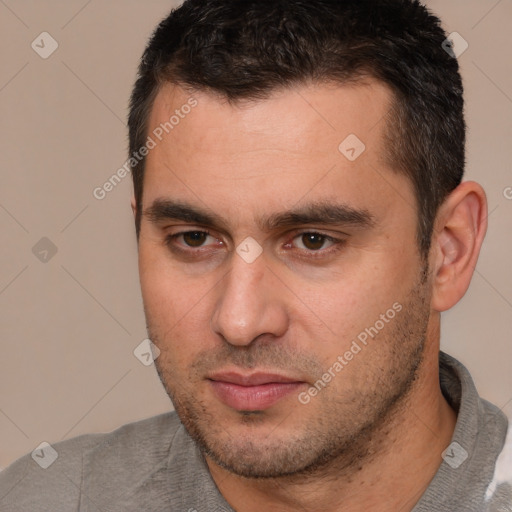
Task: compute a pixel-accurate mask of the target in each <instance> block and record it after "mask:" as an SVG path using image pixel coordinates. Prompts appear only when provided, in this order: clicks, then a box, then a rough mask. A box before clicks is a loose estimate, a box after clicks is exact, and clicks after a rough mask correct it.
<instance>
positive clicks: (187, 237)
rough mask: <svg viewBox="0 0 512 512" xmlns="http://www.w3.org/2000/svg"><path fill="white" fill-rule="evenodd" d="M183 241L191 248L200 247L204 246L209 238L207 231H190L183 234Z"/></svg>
mask: <svg viewBox="0 0 512 512" xmlns="http://www.w3.org/2000/svg"><path fill="white" fill-rule="evenodd" d="M182 236H183V241H184V242H185V244H187V245H188V246H190V247H200V246H201V245H203V244H204V242H205V241H206V239H207V237H208V233H206V232H205V231H188V232H187V233H183V234H182Z"/></svg>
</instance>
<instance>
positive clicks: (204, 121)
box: [149, 79, 392, 153]
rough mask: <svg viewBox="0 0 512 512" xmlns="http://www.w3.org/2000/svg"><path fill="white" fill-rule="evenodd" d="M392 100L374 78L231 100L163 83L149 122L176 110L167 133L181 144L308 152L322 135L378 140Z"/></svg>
mask: <svg viewBox="0 0 512 512" xmlns="http://www.w3.org/2000/svg"><path fill="white" fill-rule="evenodd" d="M191 98H194V100H195V101H197V106H196V107H194V108H193V109H191V112H190V114H193V115H189V114H184V112H185V111H187V112H188V111H189V110H190V109H189V108H188V106H187V105H188V104H189V103H190V101H191ZM391 100H392V93H391V91H390V90H389V88H388V87H387V86H386V85H384V84H383V83H381V82H379V81H377V80H373V79H366V80H364V81H358V82H355V83H349V84H338V83H336V84H335V83H321V84H320V83H312V84H307V85H306V84H302V85H297V86H295V87H292V88H283V89H279V90H275V91H273V92H272V93H270V94H269V96H268V97H266V98H265V99H257V100H244V99H241V100H236V102H233V103H230V102H228V100H227V99H226V98H224V97H222V96H221V95H218V94H214V93H209V92H207V91H195V92H188V91H187V90H185V89H184V88H182V87H180V86H177V85H174V84H165V85H163V86H162V88H161V89H160V91H159V93H158V94H157V96H156V99H155V101H154V104H153V108H152V111H151V115H150V122H149V127H150V130H151V129H155V128H157V127H158V126H161V125H165V124H166V123H169V120H170V119H171V118H172V117H173V115H174V119H173V122H172V124H173V126H172V129H171V130H169V133H164V137H165V136H168V137H167V138H172V139H173V140H174V141H175V142H176V143H179V147H180V148H191V149H203V150H204V149H205V148H206V149H208V150H209V151H214V150H215V149H216V148H218V149H219V151H222V152H223V153H225V152H226V150H227V149H229V147H228V145H229V144H231V145H233V144H235V143H236V142H237V141H240V140H243V142H244V147H243V149H269V148H271V147H273V148H274V149H277V150H282V151H288V152H295V151H301V150H302V151H303V152H304V153H306V152H308V153H310V152H312V151H313V152H314V151H315V149H317V150H321V149H323V148H320V147H318V141H319V140H324V141H325V142H326V143H330V142H331V141H335V142H336V141H341V140H343V138H344V136H347V135H349V134H358V135H359V137H360V139H365V141H364V142H365V143H366V142H367V143H368V144H374V143H375V142H377V141H378V136H379V135H380V134H381V131H382V130H384V128H385V119H384V117H385V115H386V113H387V111H388V110H389V108H390V106H391ZM177 116H179V120H178V119H176V117H177ZM187 117H188V118H189V119H188V122H187ZM177 121H178V122H177ZM190 122H193V123H195V128H196V134H195V135H196V136H195V137H192V138H190V137H189V136H188V135H189V133H186V134H185V133H184V132H185V131H186V125H188V124H189V123H190ZM174 123H176V124H174ZM178 124H179V125H181V129H178V128H179V127H178ZM197 128H200V130H197ZM248 135H249V136H250V137H247V136H248ZM177 149H178V148H177ZM232 149H233V150H234V149H235V148H232ZM239 149H242V148H239ZM335 149H336V148H335Z"/></svg>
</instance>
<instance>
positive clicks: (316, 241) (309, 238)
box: [302, 233, 324, 249]
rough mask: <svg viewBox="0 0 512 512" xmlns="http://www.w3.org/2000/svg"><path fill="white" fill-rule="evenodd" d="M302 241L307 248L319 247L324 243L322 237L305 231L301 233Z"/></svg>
mask: <svg viewBox="0 0 512 512" xmlns="http://www.w3.org/2000/svg"><path fill="white" fill-rule="evenodd" d="M302 243H303V244H304V245H305V246H306V247H307V248H308V249H321V248H322V245H323V244H324V237H323V236H322V235H317V234H315V233H305V234H304V235H302Z"/></svg>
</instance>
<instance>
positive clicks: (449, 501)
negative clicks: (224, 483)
mask: <svg viewBox="0 0 512 512" xmlns="http://www.w3.org/2000/svg"><path fill="white" fill-rule="evenodd" d="M440 380H441V387H442V390H443V393H444V395H445V397H446V398H447V400H448V401H449V402H450V404H451V405H452V407H453V408H454V409H455V410H456V411H457V412H458V414H457V425H456V428H455V432H454V434H453V438H452V443H451V444H450V445H449V446H448V447H447V449H446V451H445V452H444V455H443V462H442V463H441V465H440V467H439V469H438V471H437V473H436V475H435V476H434V478H433V480H432V481H431V483H430V485H429V487H428V488H427V490H426V491H425V493H424V494H423V495H422V496H421V498H420V499H419V501H418V503H417V504H416V506H415V508H414V511H413V512H438V511H439V512H459V511H460V512H512V439H511V435H510V432H509V435H508V437H507V426H508V421H507V418H506V416H505V415H504V414H503V413H502V412H501V411H500V410H499V409H498V408H497V407H495V406H494V405H492V404H490V403H489V402H487V401H485V400H483V399H481V398H480V397H479V396H478V393H477V391H476V389H475V386H474V384H473V380H472V378H471V376H470V374H469V372H468V370H467V369H466V368H465V367H464V366H463V365H462V364H461V363H459V362H458V361H457V360H455V359H454V358H452V357H450V356H448V355H447V354H445V353H443V352H441V353H440ZM418 470H419V471H421V468H418ZM390 491H392V489H390ZM0 511H1V512H72V511H73V512H78V511H79V512H132V511H133V512H164V511H166V512H169V511H172V512H210V511H214V512H216V511H219V512H220V511H229V512H233V509H232V508H231V507H230V506H229V505H228V503H227V502H226V500H225V499H224V498H223V496H222V495H221V494H220V492H219V491H218V489H217V487H216V485H215V483H214V481H213V480H212V478H211V475H210V473H209V471H208V467H207V466H206V463H205V462H204V458H203V456H202V455H201V452H200V451H199V450H198V449H197V447H196V446H195V444H194V442H193V441H192V439H191V438H190V437H189V436H188V434H187V432H186V431H185V429H184V427H183V425H182V424H181V422H180V420H179V418H178V417H177V415H176V413H175V412H170V413H167V414H163V415H159V416H155V417H152V418H149V419H146V420H142V421H138V422H136V423H131V424H128V425H124V426H123V427H121V428H119V429H118V430H116V431H114V432H111V433H108V434H90V435H83V436H80V437H76V438H74V439H69V440H66V441H61V442H59V443H55V444H54V445H43V446H41V447H39V448H38V449H36V450H34V452H32V454H29V455H26V456H25V457H22V458H21V459H19V460H18V461H16V462H14V463H13V464H12V465H11V466H9V467H8V468H7V469H6V470H4V471H2V472H0Z"/></svg>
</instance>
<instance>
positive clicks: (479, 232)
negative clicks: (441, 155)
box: [430, 181, 487, 312]
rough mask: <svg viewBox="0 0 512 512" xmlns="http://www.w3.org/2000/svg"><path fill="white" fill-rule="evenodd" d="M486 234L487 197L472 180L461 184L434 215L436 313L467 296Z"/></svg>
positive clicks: (433, 267)
mask: <svg viewBox="0 0 512 512" xmlns="http://www.w3.org/2000/svg"><path fill="white" fill-rule="evenodd" d="M486 231H487V198H486V195H485V192H484V189H483V188H482V187H481V186H480V185H479V184H478V183H475V182H474V181H465V182H463V183H461V184H460V185H459V186H458V187H457V188H456V189H455V190H453V191H452V192H451V194H450V195H449V196H448V197H447V198H446V200H445V201H444V202H443V204H442V205H441V207H440V209H439V212H438V214H437V216H436V222H435V228H434V233H433V236H432V247H431V252H430V258H431V262H432V263H431V265H432V266H431V268H432V302H431V306H432V308H433V309H434V310H435V311H439V312H440V311H446V310H447V309H450V308H451V307H453V306H454V305H455V304H457V302H459V300H460V299H461V298H462V297H463V296H464V294H465V293H466V291H467V289H468V287H469V283H470V282H471V278H472V276H473V272H474V270H475V267H476V263H477V260H478V255H479V254H480V247H481V246H482V242H483V240H484V237H485V233H486Z"/></svg>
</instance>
